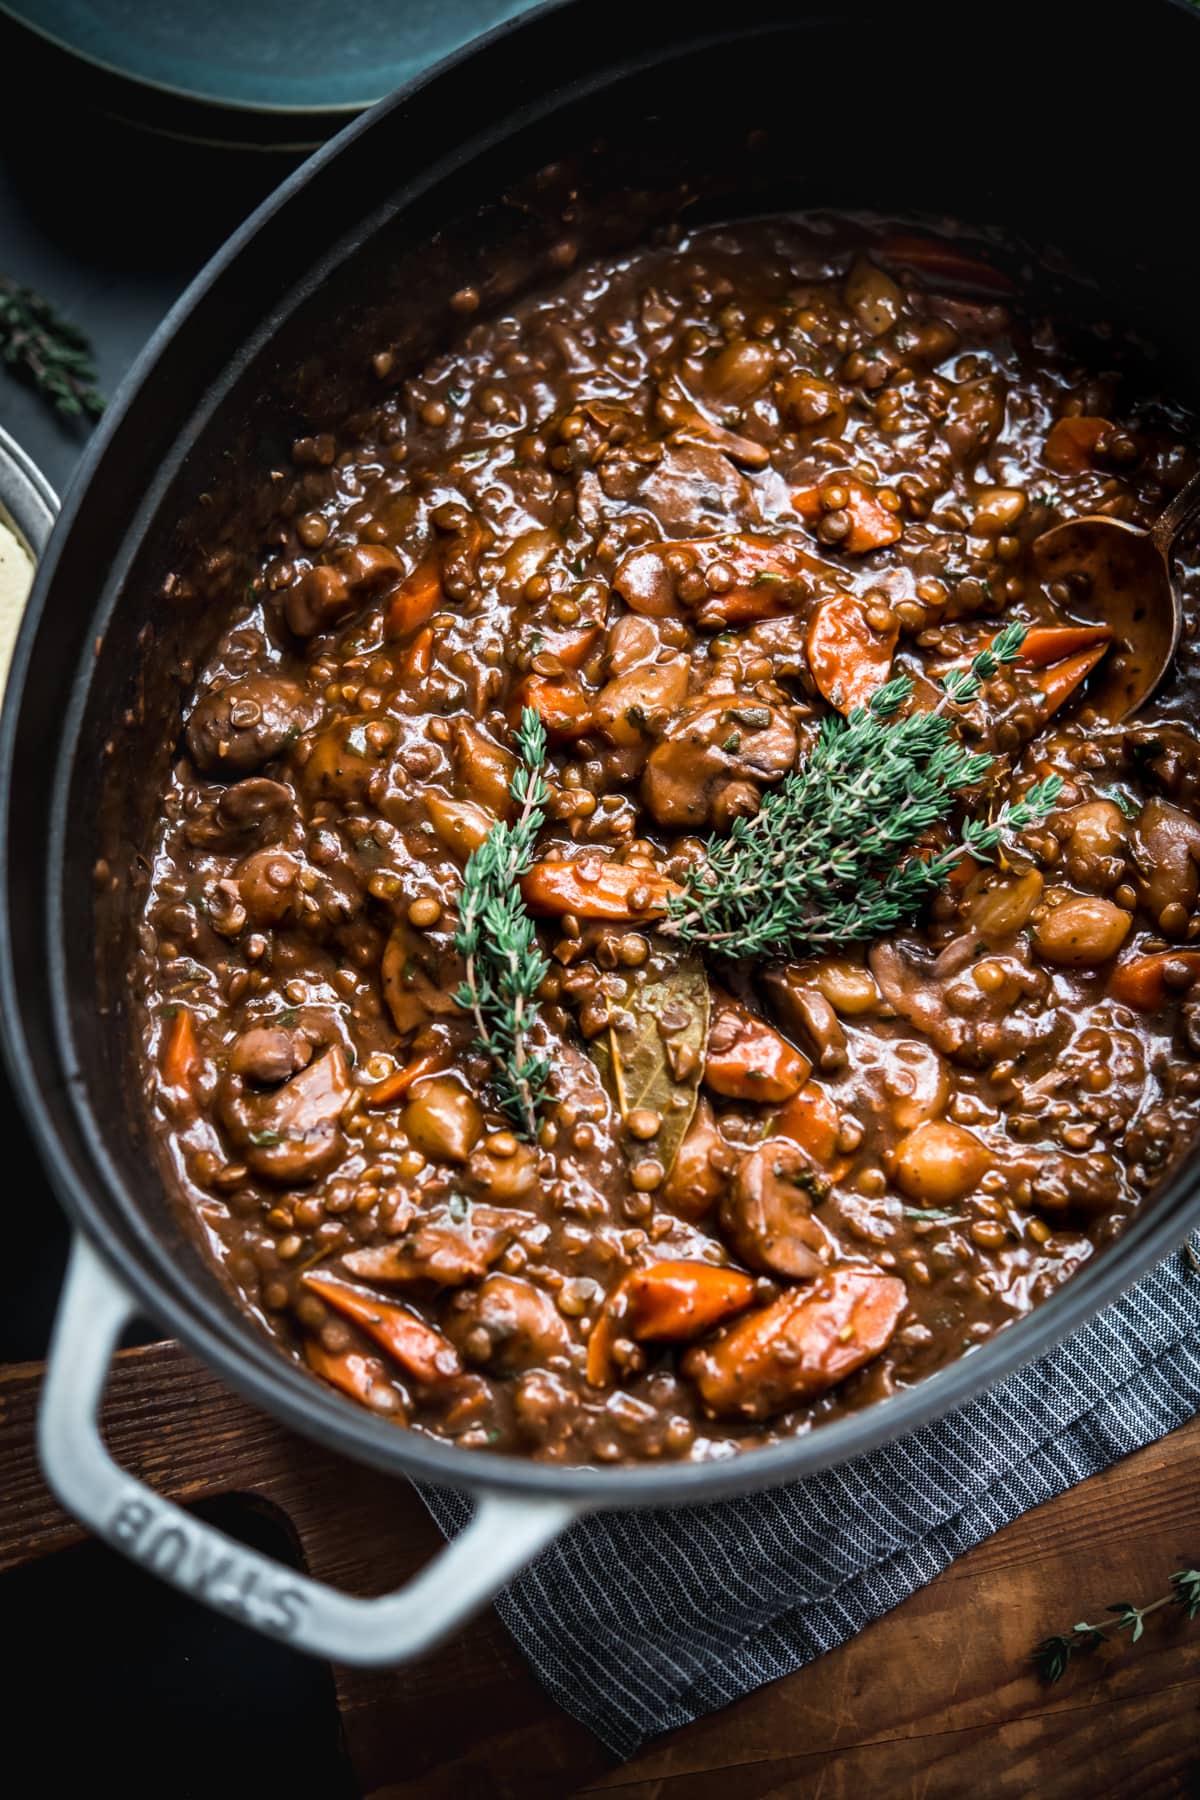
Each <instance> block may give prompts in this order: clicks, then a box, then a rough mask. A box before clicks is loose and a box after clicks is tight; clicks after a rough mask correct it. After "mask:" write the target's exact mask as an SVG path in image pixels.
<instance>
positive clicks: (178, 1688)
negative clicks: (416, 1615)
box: [0, 21, 353, 1800]
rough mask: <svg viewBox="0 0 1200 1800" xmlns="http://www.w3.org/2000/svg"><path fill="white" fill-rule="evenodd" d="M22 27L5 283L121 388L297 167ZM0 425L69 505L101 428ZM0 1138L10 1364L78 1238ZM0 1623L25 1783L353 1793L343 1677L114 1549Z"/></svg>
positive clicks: (41, 1586) (50, 1584) (84, 1555)
mask: <svg viewBox="0 0 1200 1800" xmlns="http://www.w3.org/2000/svg"><path fill="white" fill-rule="evenodd" d="M5 30H6V28H3V22H2V21H0V70H3V73H4V77H5V91H4V99H3V103H2V104H0V274H4V275H6V276H9V277H10V278H12V279H13V280H15V281H18V282H21V283H23V284H27V285H29V286H31V287H34V288H36V289H37V290H38V291H39V292H41V293H42V294H44V295H45V296H46V297H47V298H49V299H50V300H51V301H52V302H53V303H54V304H55V305H56V306H57V307H58V308H59V309H60V310H61V311H62V312H63V313H64V314H65V315H67V316H68V317H69V318H71V319H72V320H74V321H75V322H77V323H78V324H79V325H81V326H82V327H83V328H84V329H85V330H86V331H87V332H88V333H89V334H90V336H91V338H92V340H93V343H94V345H95V349H96V356H97V362H98V364H99V369H100V376H101V384H102V386H103V388H104V390H105V392H106V393H108V394H111V393H112V392H113V391H114V390H115V388H116V387H117V385H118V383H119V382H120V380H121V378H122V376H123V375H124V373H125V371H126V370H127V369H128V367H129V365H130V364H131V362H132V361H133V360H134V358H135V356H136V355H137V352H138V351H139V349H140V348H141V346H142V345H143V343H144V342H145V341H146V339H147V338H148V337H149V335H150V333H151V332H152V331H153V329H154V327H155V326H156V325H157V324H158V323H159V321H160V320H161V319H162V318H163V317H164V315H165V314H166V312H167V311H168V310H169V308H170V306H171V304H172V302H173V301H174V300H175V299H176V298H177V296H178V295H179V294H180V293H181V292H182V290H183V288H184V287H185V286H186V285H187V282H188V281H189V279H190V278H191V277H192V275H194V274H195V273H196V271H197V270H198V269H199V268H200V266H201V264H202V263H203V262H204V261H205V259H206V258H207V256H208V255H209V254H210V252H211V251H212V250H213V249H215V248H216V246H217V245H218V244H219V243H220V242H221V240H222V239H223V238H224V237H225V236H227V235H228V233H229V231H231V230H232V229H233V227H234V226H235V225H237V224H238V223H239V222H240V221H241V220H242V219H243V218H244V217H245V216H246V214H247V213H248V212H250V211H251V210H252V209H253V207H254V205H255V204H256V203H257V202H258V201H259V200H260V199H261V198H263V197H264V196H265V194H266V193H268V192H269V191H270V189H271V188H272V187H273V186H274V185H275V184H276V183H277V182H278V181H280V180H281V179H282V178H283V176H284V175H285V174H286V173H287V172H288V171H289V170H290V169H291V168H293V167H294V166H295V165H296V163H297V162H298V161H299V160H300V157H299V156H298V155H297V154H294V153H293V154H290V155H284V154H280V153H278V152H274V151H271V150H264V149H261V148H259V149H254V150H250V151H245V150H243V151H239V150H234V149H229V148H215V147H211V146H205V145H197V144H183V143H178V142H172V141H171V140H170V139H168V138H166V137H164V136H162V135H161V134H159V133H157V132H156V133H154V134H153V135H152V134H151V133H150V132H148V131H147V130H146V129H145V128H144V126H140V125H130V124H128V123H124V122H121V121H119V120H116V119H114V118H113V117H111V116H102V115H101V114H99V113H96V112H93V111H91V110H90V108H89V104H88V101H87V99H86V97H82V96H81V90H80V89H79V87H78V86H77V85H76V84H73V82H72V81H71V79H70V77H69V76H67V75H63V76H60V75H59V74H58V73H56V72H55V71H53V70H51V71H47V70H46V68H45V66H44V65H43V64H42V63H41V61H40V59H38V60H37V66H36V68H35V67H34V59H32V58H31V59H29V60H28V61H27V60H26V56H25V49H24V47H23V46H20V45H18V44H17V43H16V42H15V40H13V41H10V40H9V38H8V37H7V36H6V35H5ZM26 74H28V79H23V76H25V75H26ZM0 425H3V426H4V427H5V429H6V430H8V431H9V432H10V433H11V434H12V436H13V437H15V438H16V440H17V441H18V443H20V444H21V445H22V446H23V447H24V448H25V449H26V450H27V451H28V453H29V454H30V455H31V456H32V457H33V459H34V461H35V462H37V463H38V464H39V466H40V467H41V469H42V470H43V472H44V473H45V475H46V476H47V477H48V479H49V480H50V482H51V483H52V485H53V486H54V487H55V488H56V490H57V491H58V493H59V495H60V496H61V495H62V494H64V493H65V492H66V489H67V487H68V485H69V483H70V481H71V479H72V477H73V474H74V471H75V468H76V465H77V463H78V460H79V457H80V455H81V452H82V450H83V448H84V446H85V444H86V441H87V435H88V433H87V428H86V427H85V426H82V425H74V424H71V423H69V422H64V421H60V420H59V419H58V418H57V416H56V415H55V414H54V413H53V412H52V411H51V410H50V409H49V408H48V407H47V406H46V404H45V402H44V401H43V400H41V399H40V397H39V396H38V395H36V394H35V393H33V392H32V391H31V390H30V389H28V388H26V387H23V386H20V385H18V383H17V382H15V381H14V380H13V379H12V378H11V377H10V376H9V375H7V374H6V373H5V372H3V370H0ZM0 1131H2V1133H3V1143H4V1147H5V1152H6V1156H5V1168H6V1173H7V1182H6V1188H7V1192H6V1211H7V1214H8V1220H9V1224H8V1229H7V1231H6V1233H5V1251H4V1255H3V1260H2V1262H0V1270H2V1273H0V1362H14V1361H23V1360H26V1359H32V1358H37V1357H40V1356H42V1355H43V1354H44V1351H45V1347H46V1341H47V1337H48V1333H49V1328H50V1321H51V1318H52V1314H53V1307H54V1300H55V1296H56V1293H57V1289H58V1284H59V1281H60V1279H61V1275H62V1268H63V1261H64V1257H65V1251H66V1230H65V1226H64V1224H63V1221H62V1219H61V1217H60V1215H59V1213H58V1209H57V1207H56V1205H55V1202H54V1200H53V1197H52V1196H51V1194H50V1192H49V1190H48V1187H47V1185H46V1182H45V1180H44V1177H43V1176H42V1174H41V1171H40V1169H39V1168H38V1166H37V1163H36V1160H35V1157H34V1154H33V1150H32V1147H31V1145H30V1143H29V1140H28V1137H27V1135H26V1133H25V1130H24V1127H23V1125H22V1123H21V1120H20V1117H19V1114H18V1112H17V1109H16V1106H15V1103H14V1102H13V1099H12V1097H11V1095H10V1094H9V1092H8V1089H7V1084H6V1083H5V1082H4V1081H3V1077H2V1076H0ZM2 1478H3V1474H2V1471H0V1479H2ZM210 1512H211V1516H213V1517H214V1518H216V1519H219V1522H220V1523H221V1524H222V1525H223V1526H224V1527H225V1528H226V1529H227V1530H230V1531H232V1532H233V1533H234V1535H236V1536H239V1537H241V1538H243V1539H244V1540H245V1541H247V1542H253V1543H254V1544H256V1545H257V1546H258V1547H260V1548H262V1549H265V1550H267V1551H269V1552H270V1553H271V1554H273V1555H275V1556H279V1557H282V1558H285V1559H288V1558H291V1557H292V1555H293V1551H292V1546H291V1543H290V1541H289V1539H288V1537H287V1535H286V1533H285V1531H284V1529H283V1527H282V1526H281V1524H280V1523H279V1522H278V1521H276V1520H274V1519H272V1518H269V1517H266V1516H264V1515H263V1514H262V1513H261V1512H260V1511H257V1510H254V1509H252V1508H251V1507H250V1506H249V1505H241V1504H239V1503H236V1502H228V1501H227V1502H222V1503H221V1505H220V1506H219V1507H215V1508H212V1509H210ZM0 1617H3V1620H4V1627H5V1637H6V1640H7V1646H8V1654H7V1656H6V1658H5V1661H6V1664H7V1668H8V1674H7V1675H6V1677H5V1681H4V1684H3V1697H2V1698H0V1729H2V1730H3V1734H4V1737H5V1740H6V1745H7V1749H8V1752H9V1758H10V1762H9V1766H10V1768H13V1769H14V1770H15V1767H16V1766H24V1767H25V1768H26V1769H27V1770H29V1769H31V1764H32V1762H33V1759H34V1758H36V1766H37V1776H36V1778H34V1777H32V1776H30V1777H27V1779H29V1780H30V1784H31V1785H33V1783H34V1781H36V1787H37V1790H38V1791H39V1792H40V1793H42V1794H45V1795H47V1796H49V1797H50V1800H57V1796H59V1795H66V1794H68V1793H71V1794H79V1793H85V1792H89V1791H93V1790H94V1789H96V1788H99V1790H100V1791H102V1792H113V1791H115V1792H116V1793H118V1794H120V1795H121V1796H123V1797H124V1800H142V1797H143V1796H145V1797H146V1800H150V1797H151V1796H153V1797H154V1800H167V1797H168V1796H169V1797H170V1800H212V1797H214V1796H217V1795H220V1796H222V1800H240V1797H241V1796H242V1795H247V1796H248V1795H251V1794H254V1795H256V1796H274V1795H278V1794H283V1793H287V1794H288V1795H289V1796H292V1797H295V1800H310V1797H311V1800H340V1797H341V1796H343V1795H349V1794H350V1793H352V1791H353V1790H352V1787H351V1784H350V1782H349V1778H348V1776H347V1774H346V1772H345V1768H344V1764H343V1761H342V1757H341V1753H340V1745H339V1741H338V1724H337V1715H336V1710H335V1707H334V1702H333V1688H332V1681H331V1677H330V1674H329V1671H328V1669H327V1668H326V1667H324V1666H323V1665H321V1664H318V1663H315V1662H311V1661H310V1660H309V1659H307V1658H304V1657H301V1656H299V1655H297V1654H296V1653H295V1652H293V1651H289V1650H287V1649H286V1648H284V1647H283V1646H281V1645H278V1644H275V1643H271V1642H268V1641H267V1640H265V1639H263V1638H260V1637H257V1636H254V1635H252V1634H250V1633H248V1632H246V1631H244V1630H243V1629H242V1628H241V1627H240V1626H237V1625H235V1624H233V1623H232V1622H231V1621H228V1620H224V1619H220V1618H218V1617H217V1616H216V1615H215V1614H213V1613H210V1612H208V1611H207V1610H205V1609H203V1608H201V1607H199V1606H197V1605H195V1604H194V1603H193V1602H191V1601H188V1600H185V1599H183V1598H182V1597H181V1596H178V1595H176V1594H175V1593H174V1592H173V1591H172V1590H170V1589H169V1588H167V1587H166V1586H164V1585H163V1584H162V1583H160V1582H157V1581H155V1580H153V1579H152V1578H150V1577H147V1576H146V1575H144V1574H142V1573H141V1572H140V1571H139V1570H137V1569H135V1568H134V1567H133V1566H132V1565H131V1564H129V1563H128V1562H126V1561H124V1560H123V1559H122V1558H119V1557H117V1556H116V1555H115V1554H113V1553H112V1552H110V1551H108V1550H107V1549H105V1548H104V1547H102V1546H99V1545H95V1544H88V1545H84V1546H81V1547H80V1548H79V1549H77V1550H72V1551H67V1552H64V1553H62V1554H61V1555H59V1556H56V1557H53V1558H51V1559H49V1560H48V1561H46V1562H42V1563H35V1564H31V1565H29V1566H27V1567H25V1568H21V1569H18V1570H15V1571H13V1572H10V1573H7V1574H5V1575H4V1576H2V1577H0ZM21 1746H24V1750H23V1752H22V1750H21ZM18 1757H19V1764H18V1763H17V1760H16V1759H17V1758H18ZM14 1779H16V1780H19V1779H20V1778H19V1777H15V1774H14ZM14 1791H15V1790H14Z"/></svg>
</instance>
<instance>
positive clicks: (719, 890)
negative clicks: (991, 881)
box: [661, 622, 1062, 957]
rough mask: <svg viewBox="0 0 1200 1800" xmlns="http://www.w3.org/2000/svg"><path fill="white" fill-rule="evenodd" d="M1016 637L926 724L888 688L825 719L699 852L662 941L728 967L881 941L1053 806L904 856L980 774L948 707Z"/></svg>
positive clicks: (1045, 790)
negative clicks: (799, 761)
mask: <svg viewBox="0 0 1200 1800" xmlns="http://www.w3.org/2000/svg"><path fill="white" fill-rule="evenodd" d="M1025 629H1026V628H1025V626H1024V625H1022V624H1020V623H1019V622H1016V623H1013V624H1011V625H1007V626H1005V628H1004V629H1003V631H1001V632H999V633H998V635H997V636H996V637H995V639H994V640H993V641H992V643H991V645H990V646H989V647H988V648H987V649H986V650H981V651H980V652H979V654H978V655H977V656H976V657H975V658H974V659H973V661H972V662H971V664H970V665H969V667H967V668H964V669H952V670H951V671H950V672H949V674H947V675H946V676H945V678H944V680H943V683H942V687H943V697H942V700H941V701H940V703H939V705H938V706H937V707H936V708H935V709H934V710H933V711H931V712H918V713H910V714H908V715H907V716H906V717H904V718H901V719H897V718H896V716H895V715H896V714H897V713H898V712H899V710H900V708H901V707H902V706H903V705H904V704H905V702H906V701H907V700H908V699H909V698H910V696H911V694H912V683H911V682H910V681H909V680H908V678H907V677H906V676H900V677H898V678H897V679H896V680H894V681H889V682H888V683H887V684H886V686H884V687H882V688H880V689H879V691H878V693H876V694H875V695H874V696H873V697H872V699H871V700H870V702H869V703H868V704H867V705H866V706H860V707H855V708H854V710H853V711H852V712H851V713H850V715H849V717H848V718H845V719H843V718H841V717H840V716H838V715H836V714H831V715H830V716H829V717H828V718H826V719H825V720H824V721H823V722H822V725H821V730H820V734H819V736H818V738H817V742H816V746H815V748H814V749H813V751H812V754H811V755H810V756H809V757H808V759H807V761H806V762H805V764H804V766H803V768H800V769H797V770H795V771H794V772H793V773H792V774H790V775H789V776H788V777H787V778H786V780H785V781H784V782H783V783H782V784H781V786H780V787H778V788H776V789H775V790H774V791H773V792H771V793H768V794H767V795H766V796H765V797H764V799H763V802H762V806H761V807H760V809H759V811H758V813H757V814H756V815H755V816H754V818H752V819H737V820H735V822H734V825H733V828H732V830H731V831H730V834H729V836H728V837H727V838H717V839H713V840H712V841H711V842H710V844H709V846H708V850H707V854H706V857H705V860H704V862H703V863H702V864H701V865H699V866H698V867H697V868H695V869H694V870H693V871H692V872H690V873H689V875H688V878H687V882H686V888H685V892H684V893H683V894H682V895H676V896H674V897H673V898H672V899H671V900H670V901H669V902H668V917H667V919H666V921H665V922H664V924H663V925H662V927H661V929H662V931H663V932H664V933H665V934H666V935H668V936H671V937H674V938H676V939H678V941H679V942H680V943H681V944H685V945H694V946H696V947H698V948H701V949H710V950H714V951H717V952H718V953H719V954H720V955H722V956H728V957H752V956H765V955H769V954H778V953H781V952H784V951H786V952H790V953H792V954H798V953H802V952H805V951H812V950H831V949H834V948H836V947H837V946H839V945H843V944H850V943H855V942H857V941H859V940H861V939H863V938H869V937H881V936H883V935H884V934H886V933H887V932H889V931H892V930H894V928H895V927H896V926H897V925H901V924H904V923H906V922H907V921H908V920H909V919H911V918H913V917H914V916H915V914H916V913H917V912H918V911H919V909H920V907H921V905H922V903H923V902H924V901H925V900H926V899H928V898H929V897H930V895H932V894H933V893H935V892H936V890H937V889H938V888H940V887H941V886H942V885H943V884H944V883H945V881H946V880H947V878H948V877H949V875H950V874H951V872H952V871H953V869H954V867H955V865H956V864H957V863H958V861H959V859H960V858H961V857H963V856H973V857H975V858H976V859H977V860H980V861H984V860H986V859H987V858H988V857H989V855H990V853H991V851H993V850H994V849H995V848H996V846H997V844H998V843H999V842H1000V839H1001V837H1002V836H1003V835H1004V833H1005V832H1006V831H1022V830H1024V829H1025V828H1026V827H1027V826H1029V825H1032V824H1034V823H1035V822H1036V821H1037V820H1038V819H1040V818H1042V817H1043V816H1044V815H1045V814H1046V813H1047V812H1048V811H1049V810H1050V808H1051V807H1052V806H1053V805H1054V803H1055V801H1056V800H1057V798H1058V794H1059V790H1060V788H1061V786H1062V783H1061V781H1060V780H1059V778H1058V777H1057V776H1051V777H1050V778H1049V779H1048V780H1046V781H1043V782H1040V783H1038V784H1037V785H1036V786H1035V787H1031V788H1030V789H1029V790H1028V792H1027V793H1026V794H1025V795H1024V797H1023V798H1022V799H1020V800H1018V801H1016V802H1013V803H1011V804H1006V805H1004V806H1002V807H1001V808H1000V810H999V812H998V813H996V814H995V816H994V817H993V818H992V819H991V820H984V819H968V820H967V821H966V822H965V823H964V824H963V826H962V829H961V831H960V833H959V837H958V841H957V842H956V843H954V844H952V845H951V846H950V847H949V848H948V849H946V850H942V851H939V852H938V853H937V854H934V855H929V856H924V857H923V856H921V855H920V854H919V853H916V854H914V851H915V847H916V845H917V844H918V842H919V840H920V839H921V837H922V836H923V835H924V833H925V832H927V831H928V830H929V829H930V827H931V826H933V825H936V824H938V823H940V822H941V821H942V820H943V819H945V818H946V816H947V815H948V814H949V812H950V811H951V810H952V808H953V806H954V804H955V801H956V799H957V798H958V796H959V795H960V794H961V793H963V791H964V790H965V789H967V788H970V787H974V786H975V785H976V784H977V783H978V782H980V781H982V780H983V779H984V778H985V777H986V776H987V775H988V773H989V772H990V771H991V769H992V766H993V764H992V758H991V757H990V756H987V755H984V754H980V753H976V752H972V751H968V750H966V749H964V748H963V747H962V745H961V744H959V743H957V742H956V741H955V738H954V724H953V720H952V718H951V716H950V715H949V713H948V711H947V708H948V707H951V706H953V707H962V706H968V705H970V704H971V703H972V701H974V700H975V698H976V697H977V695H978V693H979V691H980V687H981V685H982V683H983V682H984V681H987V680H989V679H990V678H991V677H992V676H993V675H995V674H996V672H997V671H998V669H999V668H1000V667H1001V665H1002V664H1004V663H1010V662H1014V661H1015V660H1016V658H1017V657H1018V656H1019V655H1020V652H1021V646H1022V644H1023V643H1024V641H1025Z"/></svg>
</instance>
